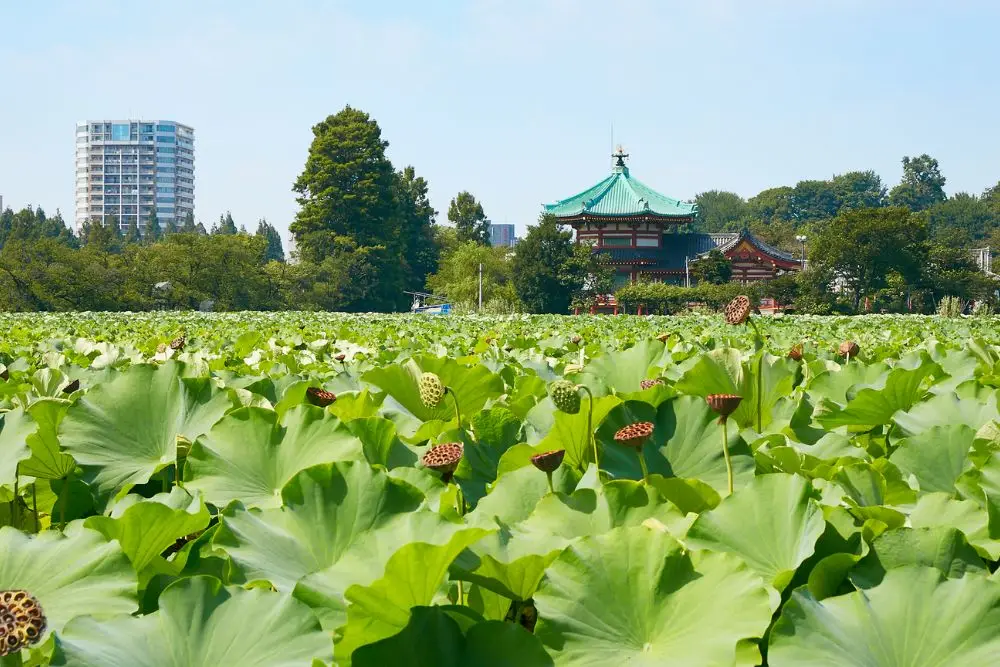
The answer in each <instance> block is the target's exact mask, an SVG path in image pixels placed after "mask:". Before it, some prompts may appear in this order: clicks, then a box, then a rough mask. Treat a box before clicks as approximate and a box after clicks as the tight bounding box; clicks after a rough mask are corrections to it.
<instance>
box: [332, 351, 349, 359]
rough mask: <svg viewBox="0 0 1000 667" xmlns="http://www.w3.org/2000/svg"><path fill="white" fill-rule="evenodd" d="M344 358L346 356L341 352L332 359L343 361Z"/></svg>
mask: <svg viewBox="0 0 1000 667" xmlns="http://www.w3.org/2000/svg"><path fill="white" fill-rule="evenodd" d="M346 358H347V355H346V354H344V353H343V352H341V353H340V354H338V355H337V356H335V357H334V359H336V360H337V361H343V360H344V359H346Z"/></svg>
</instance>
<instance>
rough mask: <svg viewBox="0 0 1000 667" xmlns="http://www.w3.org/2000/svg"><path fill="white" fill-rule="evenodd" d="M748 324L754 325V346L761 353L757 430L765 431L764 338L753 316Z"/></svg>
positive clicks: (759, 431) (758, 360) (759, 359)
mask: <svg viewBox="0 0 1000 667" xmlns="http://www.w3.org/2000/svg"><path fill="white" fill-rule="evenodd" d="M747 324H749V325H750V326H751V327H753V346H754V348H755V349H756V350H757V354H758V355H759V356H758V358H757V391H756V394H757V432H758V433H763V431H764V416H763V408H762V406H763V396H762V394H763V393H764V338H763V337H762V336H761V335H760V329H758V328H757V324H756V323H755V322H754V321H753V318H752V317H748V318H747Z"/></svg>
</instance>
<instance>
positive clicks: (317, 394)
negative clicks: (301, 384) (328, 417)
mask: <svg viewBox="0 0 1000 667" xmlns="http://www.w3.org/2000/svg"><path fill="white" fill-rule="evenodd" d="M306 400H308V401H309V402H310V403H312V404H313V405H316V406H319V407H321V408H325V407H326V406H328V405H330V404H331V403H333V402H334V401H336V400H337V395H336V394H334V393H333V392H332V391H326V390H325V389H320V388H319V387H309V388H308V389H306Z"/></svg>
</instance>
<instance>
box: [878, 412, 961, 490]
mask: <svg viewBox="0 0 1000 667" xmlns="http://www.w3.org/2000/svg"><path fill="white" fill-rule="evenodd" d="M975 438H976V432H975V431H973V430H972V429H971V428H969V427H968V426H966V425H965V424H960V423H956V424H949V425H947V426H934V427H933V428H931V429H930V430H927V431H924V432H923V433H920V434H918V435H913V436H910V437H909V438H905V439H903V440H900V441H898V442H897V443H896V445H897V449H896V451H894V452H893V453H892V455H891V456H890V457H889V460H890V461H892V462H893V463H894V464H896V466H897V467H898V468H899V469H900V471H901V472H902V473H903V475H912V476H913V477H914V478H915V479H916V480H917V484H918V485H919V490H920V492H921V493H934V492H936V491H943V492H945V493H953V492H954V491H955V482H956V481H958V478H959V477H961V476H962V473H964V472H965V471H966V470H968V469H969V468H971V467H972V463H971V461H970V460H969V455H970V453H971V450H972V441H973V440H975Z"/></svg>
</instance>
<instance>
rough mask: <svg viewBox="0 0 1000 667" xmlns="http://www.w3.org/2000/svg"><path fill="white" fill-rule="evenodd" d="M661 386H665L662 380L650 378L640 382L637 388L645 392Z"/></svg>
mask: <svg viewBox="0 0 1000 667" xmlns="http://www.w3.org/2000/svg"><path fill="white" fill-rule="evenodd" d="M662 384H666V383H665V382H663V379H662V378H651V379H649V380H643V381H642V382H640V383H639V387H640V388H641V389H642V390H643V391H645V390H647V389H652V388H653V387H658V386H660V385H662Z"/></svg>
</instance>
